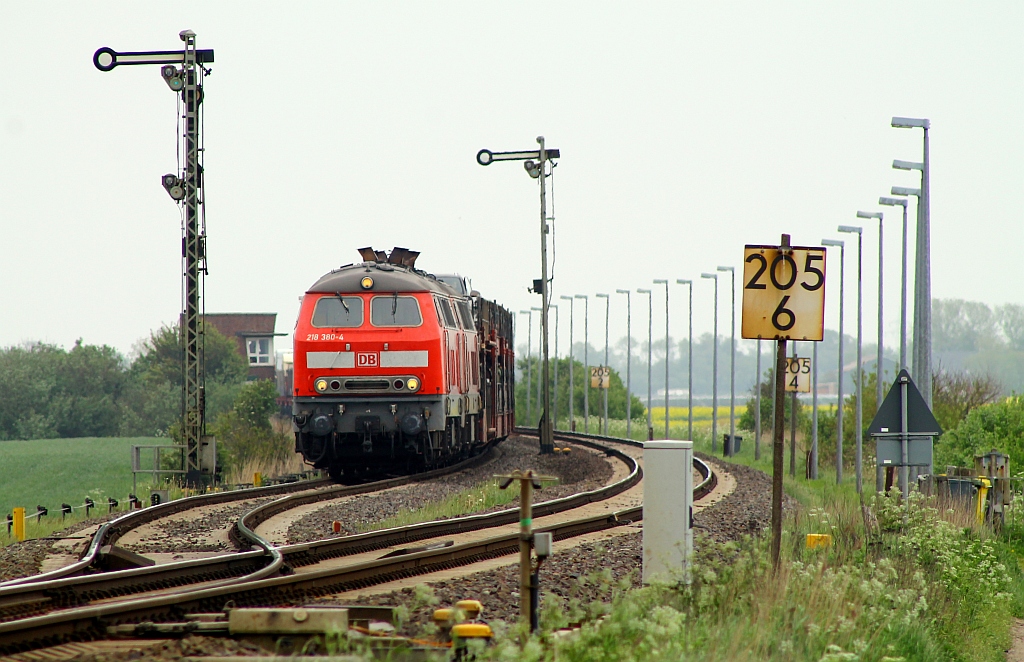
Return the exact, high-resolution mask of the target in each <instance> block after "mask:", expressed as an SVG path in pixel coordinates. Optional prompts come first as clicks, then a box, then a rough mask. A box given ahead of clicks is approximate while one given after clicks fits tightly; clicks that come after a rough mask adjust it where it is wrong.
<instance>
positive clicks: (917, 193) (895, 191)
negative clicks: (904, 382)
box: [889, 187, 921, 369]
mask: <svg viewBox="0 0 1024 662" xmlns="http://www.w3.org/2000/svg"><path fill="white" fill-rule="evenodd" d="M889 193H890V194H892V195H894V196H914V197H916V198H918V207H921V189H908V188H906V187H893V188H892V189H891V190H890V192H889ZM907 206H909V200H904V205H903V293H902V296H903V301H902V304H903V320H902V324H901V333H902V334H903V339H902V345H901V346H900V351H901V357H900V361H899V363H900V368H901V369H903V368H908V367H909V365H910V362H909V361H907V358H906V345H907V339H906V338H907V330H906V329H907V322H906V311H907V307H908V306H907V303H906V297H907V293H906V291H907V279H908V276H907V274H908V272H909V267H908V262H909V260H910V257H909V242H908V240H907V222H906V208H907ZM915 296H916V294H915Z"/></svg>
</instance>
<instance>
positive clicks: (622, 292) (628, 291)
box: [615, 290, 632, 296]
mask: <svg viewBox="0 0 1024 662" xmlns="http://www.w3.org/2000/svg"><path fill="white" fill-rule="evenodd" d="M631 292H632V290H615V293H616V294H625V295H626V296H629V295H630V293H631Z"/></svg>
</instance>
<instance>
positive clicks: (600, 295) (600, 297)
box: [594, 294, 609, 299]
mask: <svg viewBox="0 0 1024 662" xmlns="http://www.w3.org/2000/svg"><path fill="white" fill-rule="evenodd" d="M594 296H595V297H598V298H599V299H607V298H609V297H608V295H607V294H595V295H594Z"/></svg>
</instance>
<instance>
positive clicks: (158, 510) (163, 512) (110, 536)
mask: <svg viewBox="0 0 1024 662" xmlns="http://www.w3.org/2000/svg"><path fill="white" fill-rule="evenodd" d="M330 484H331V480H330V479H329V478H323V479H317V480H310V481H294V482H290V483H279V484H277V485H268V486H266V487H250V488H246V489H241V490H232V491H230V492H208V493H206V494H197V495H195V496H191V497H185V498H183V499H175V500H173V501H167V502H166V503H161V504H158V505H156V506H149V507H146V508H142V509H140V510H133V511H131V512H128V513H125V514H124V515H122V516H121V517H118V518H116V519H113V520H111V521H109V522H106V523H104V524H103V525H101V526H100V528H99V529H98V530H97V531H96V533H95V534H93V537H92V541H91V542H90V543H89V547H88V549H87V550H86V552H85V554H83V555H82V557H81V558H80V559H79V560H78V561H76V562H75V563H72V564H70V565H67V566H64V567H63V568H58V569H57V570H51V571H50V572H44V573H40V574H37V575H29V576H28V577H19V578H17V579H10V580H7V581H5V582H0V592H2V591H3V590H4V589H7V588H8V587H12V586H20V585H24V584H30V583H36V582H45V581H50V580H54V579H60V578H62V577H68V576H70V575H74V574H77V573H80V572H84V571H85V570H87V569H88V568H89V567H91V566H92V565H93V564H94V563H95V562H96V561H97V560H98V558H99V556H100V549H101V548H102V547H103V546H104V545H112V544H113V543H114V542H116V541H117V540H118V539H119V538H120V537H121V536H123V535H124V534H126V533H128V532H129V531H131V530H132V529H136V528H138V527H140V526H142V525H144V524H148V523H150V522H153V521H156V520H158V519H162V518H164V517H168V516H170V515H175V514H177V513H180V512H183V511H185V510H191V509H192V508H198V507H200V506H211V505H218V504H222V503H230V502H232V501H244V500H246V499H258V498H261V497H267V496H274V495H276V494H282V493H285V492H292V491H295V490H315V489H317V488H319V487H323V486H324V485H330Z"/></svg>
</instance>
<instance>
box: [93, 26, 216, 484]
mask: <svg viewBox="0 0 1024 662" xmlns="http://www.w3.org/2000/svg"><path fill="white" fill-rule="evenodd" d="M178 36H179V37H180V38H181V40H182V41H183V42H184V43H185V48H184V50H180V51H146V52H130V53H118V52H116V51H114V50H112V49H110V48H105V47H104V48H101V49H99V50H97V51H96V53H95V54H94V55H93V64H95V65H96V68H97V69H99V70H100V71H110V70H112V69H113V68H114V67H117V66H120V65H137V64H156V65H160V76H161V77H162V78H163V79H164V82H165V83H166V84H167V87H169V88H170V89H171V91H172V92H175V93H178V94H180V101H181V119H182V120H184V122H183V125H182V132H181V136H180V140H181V149H180V150H179V163H178V172H177V173H169V174H166V175H164V176H163V177H162V178H161V183H162V184H163V187H164V189H166V191H167V193H168V195H170V196H171V198H172V199H173V200H174V201H175V202H177V203H178V204H179V206H180V207H181V209H182V235H183V236H182V243H181V254H182V312H181V319H180V320H179V336H180V339H181V349H182V362H181V371H182V398H181V420H182V427H183V433H184V434H183V436H184V445H185V458H184V469H185V472H186V474H185V477H186V482H190V483H198V482H201V481H202V482H205V481H209V480H212V478H213V475H214V472H215V470H216V466H215V462H216V461H215V457H216V453H215V449H214V442H213V440H208V439H206V438H205V434H204V433H205V427H206V421H205V414H206V398H205V393H204V391H205V379H204V375H203V363H204V355H203V350H204V342H203V331H202V327H201V324H200V318H201V315H202V309H201V307H200V304H201V301H200V296H201V293H202V290H203V277H204V276H205V275H206V273H207V269H206V218H205V207H204V204H203V203H204V198H205V195H203V193H202V189H203V164H202V161H203V145H202V134H201V130H202V114H201V109H202V101H203V77H204V75H206V74H208V73H210V72H209V70H208V69H206V68H205V67H204V66H203V65H204V64H210V63H212V62H213V50H197V49H196V34H195V33H194V32H192V31H191V30H182V31H181V32H180V33H179V34H178ZM181 155H184V163H182V162H180V158H181Z"/></svg>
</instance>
